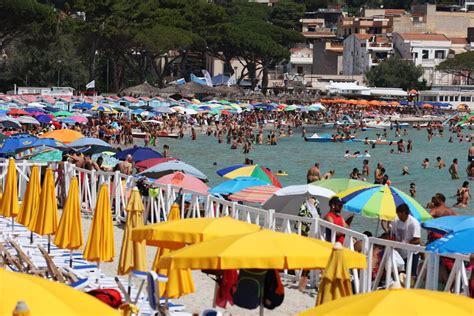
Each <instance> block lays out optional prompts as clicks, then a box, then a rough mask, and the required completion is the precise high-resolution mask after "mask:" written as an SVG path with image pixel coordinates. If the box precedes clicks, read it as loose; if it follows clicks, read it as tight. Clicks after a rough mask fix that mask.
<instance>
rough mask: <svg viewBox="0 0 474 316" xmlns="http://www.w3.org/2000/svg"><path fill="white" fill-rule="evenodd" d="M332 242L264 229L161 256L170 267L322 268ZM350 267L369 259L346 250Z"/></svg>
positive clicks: (162, 264) (162, 265)
mask: <svg viewBox="0 0 474 316" xmlns="http://www.w3.org/2000/svg"><path fill="white" fill-rule="evenodd" d="M332 248H333V245H332V244H331V243H328V242H326V241H322V240H318V239H314V238H309V237H304V236H300V235H297V234H287V233H280V232H274V231H271V230H268V229H261V230H259V231H257V232H253V233H248V234H240V235H232V236H228V237H221V238H217V239H213V240H209V241H204V242H201V243H198V244H195V245H192V246H189V247H186V248H184V249H181V250H177V251H174V252H172V253H170V254H169V255H167V256H164V257H163V258H161V260H160V262H159V264H158V266H159V267H160V268H168V269H170V268H171V269H186V268H190V269H193V270H194V269H196V270H202V269H211V270H229V269H323V268H325V267H326V265H327V263H328V262H329V257H330V256H331V253H332ZM342 251H343V254H344V260H345V262H346V264H347V267H348V268H357V269H365V268H366V266H367V262H366V258H365V256H363V255H362V254H360V253H357V252H354V251H351V250H349V249H343V250H342Z"/></svg>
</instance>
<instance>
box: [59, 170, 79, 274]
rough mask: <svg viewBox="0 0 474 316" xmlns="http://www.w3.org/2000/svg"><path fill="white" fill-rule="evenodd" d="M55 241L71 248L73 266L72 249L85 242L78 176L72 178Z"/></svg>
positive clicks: (61, 245) (62, 246) (60, 245)
mask: <svg viewBox="0 0 474 316" xmlns="http://www.w3.org/2000/svg"><path fill="white" fill-rule="evenodd" d="M53 242H54V244H55V245H56V246H58V247H59V248H61V249H69V250H71V258H70V265H71V266H72V250H74V249H79V248H80V247H82V245H83V244H84V238H83V236H82V219H81V204H80V202H79V181H78V179H77V177H73V178H72V179H71V184H70V187H69V192H68V195H67V199H66V203H65V204H64V209H63V214H62V216H61V220H60V221H59V226H58V231H57V232H56V236H55V237H54V241H53Z"/></svg>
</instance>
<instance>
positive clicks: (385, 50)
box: [342, 34, 393, 76]
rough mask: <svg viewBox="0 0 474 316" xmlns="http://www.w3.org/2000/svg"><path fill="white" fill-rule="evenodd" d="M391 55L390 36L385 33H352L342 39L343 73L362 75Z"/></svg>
mask: <svg viewBox="0 0 474 316" xmlns="http://www.w3.org/2000/svg"><path fill="white" fill-rule="evenodd" d="M392 55H393V44H392V41H391V38H389V37H387V36H386V35H371V34H352V35H350V36H349V37H347V38H346V39H345V40H344V56H343V68H342V72H343V74H344V75H349V76H350V75H364V74H365V73H366V72H367V71H368V70H369V69H371V68H372V67H375V66H377V65H378V64H379V63H380V62H382V61H383V60H385V59H387V58H389V57H391V56H392Z"/></svg>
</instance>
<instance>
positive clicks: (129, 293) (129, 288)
mask: <svg viewBox="0 0 474 316" xmlns="http://www.w3.org/2000/svg"><path fill="white" fill-rule="evenodd" d="M127 292H128V295H132V294H131V293H132V272H130V273H129V274H128V289H127Z"/></svg>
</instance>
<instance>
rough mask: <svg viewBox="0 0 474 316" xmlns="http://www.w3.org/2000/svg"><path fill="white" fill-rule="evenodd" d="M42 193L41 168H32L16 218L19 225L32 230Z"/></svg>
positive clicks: (35, 166)
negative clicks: (31, 225) (31, 226)
mask: <svg viewBox="0 0 474 316" xmlns="http://www.w3.org/2000/svg"><path fill="white" fill-rule="evenodd" d="M40 192H41V183H40V179H39V167H38V166H37V165H34V166H33V167H32V168H31V174H30V179H29V180H28V185H27V186H26V191H25V195H24V196H23V202H22V203H21V208H20V213H18V217H17V218H16V221H17V222H18V223H20V224H22V225H23V226H26V227H29V228H30V224H31V222H32V220H33V218H34V217H35V214H36V213H37V212H38V207H39V198H40Z"/></svg>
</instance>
